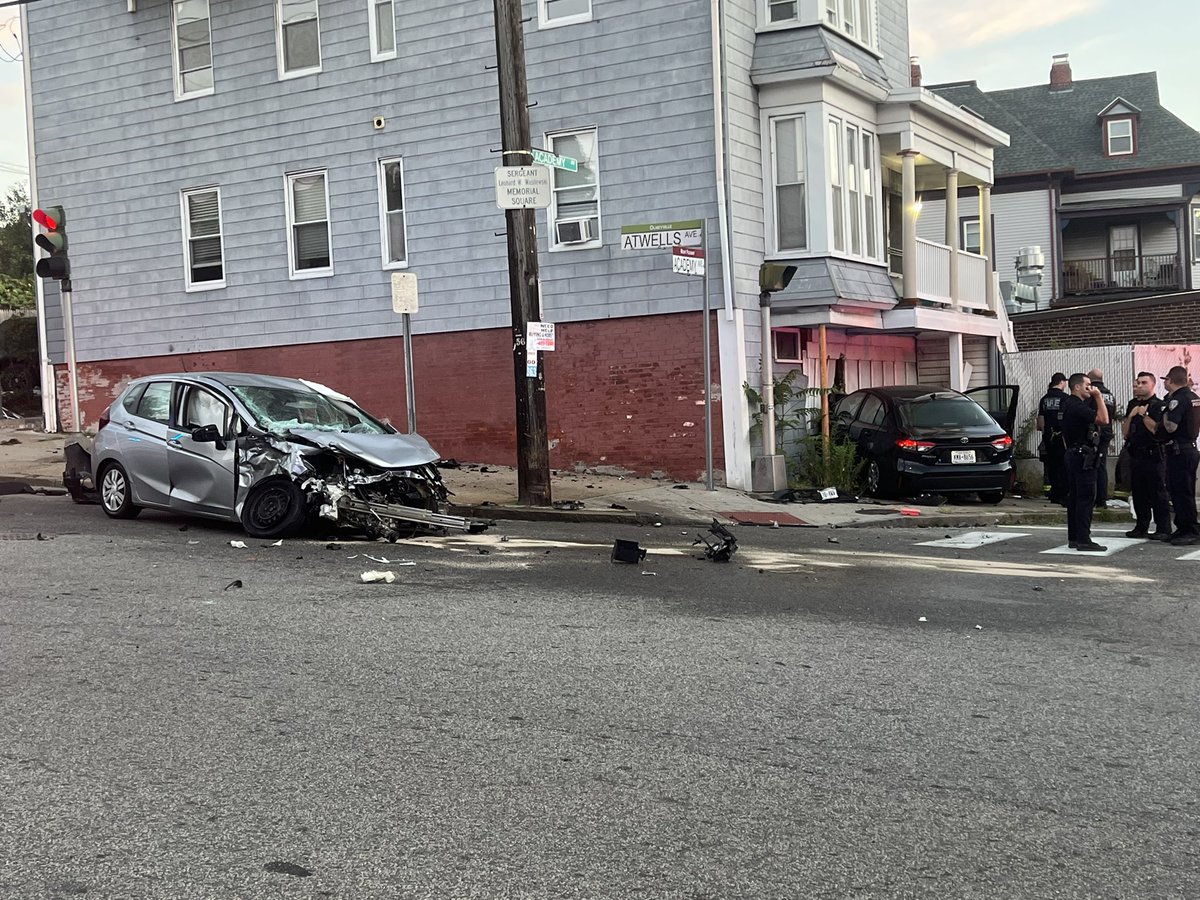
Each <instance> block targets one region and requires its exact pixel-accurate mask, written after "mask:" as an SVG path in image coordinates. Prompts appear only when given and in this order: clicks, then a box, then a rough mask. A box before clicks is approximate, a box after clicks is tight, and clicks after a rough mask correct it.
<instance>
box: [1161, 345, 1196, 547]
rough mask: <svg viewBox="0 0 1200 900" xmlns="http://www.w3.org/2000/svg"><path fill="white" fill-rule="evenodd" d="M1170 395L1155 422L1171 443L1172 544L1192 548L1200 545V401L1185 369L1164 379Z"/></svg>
mask: <svg viewBox="0 0 1200 900" xmlns="http://www.w3.org/2000/svg"><path fill="white" fill-rule="evenodd" d="M1163 380H1164V381H1165V382H1166V388H1167V391H1168V392H1169V393H1168V394H1167V396H1166V398H1165V400H1164V401H1163V406H1162V410H1161V412H1160V413H1159V417H1158V419H1157V420H1156V421H1155V427H1154V431H1155V433H1157V434H1160V436H1162V437H1165V438H1166V439H1167V442H1166V444H1165V445H1164V446H1165V447H1166V454H1167V492H1168V493H1169V494H1170V495H1171V506H1173V507H1174V509H1175V530H1174V531H1173V532H1171V543H1172V544H1174V545H1176V546H1190V545H1191V544H1196V543H1200V526H1198V525H1197V522H1196V465H1197V463H1200V450H1197V449H1196V438H1197V436H1200V397H1198V396H1196V393H1195V392H1194V391H1193V390H1192V389H1191V388H1190V387H1189V385H1190V384H1191V379H1190V378H1189V377H1188V372H1187V369H1185V368H1184V367H1183V366H1172V367H1171V371H1170V372H1168V373H1167V374H1166V375H1164V376H1163Z"/></svg>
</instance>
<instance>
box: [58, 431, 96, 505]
mask: <svg viewBox="0 0 1200 900" xmlns="http://www.w3.org/2000/svg"><path fill="white" fill-rule="evenodd" d="M63 456H64V457H65V458H66V468H65V469H64V470H63V487H65V488H66V489H67V493H68V494H70V495H71V499H72V500H74V501H75V502H76V503H99V502H100V491H98V490H97V489H96V485H95V483H94V482H93V481H92V454H91V451H89V450H88V449H87V448H86V447H84V446H83V444H81V443H79V442H78V441H72V442H71V443H70V444H67V446H66V447H64V448H63Z"/></svg>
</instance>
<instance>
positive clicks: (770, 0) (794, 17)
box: [762, 0, 801, 28]
mask: <svg viewBox="0 0 1200 900" xmlns="http://www.w3.org/2000/svg"><path fill="white" fill-rule="evenodd" d="M762 3H763V6H762V17H763V19H762V20H763V24H764V25H765V26H766V27H768V28H770V27H772V26H775V27H778V26H781V25H791V24H794V23H796V22H798V21H800V5H801V0H762ZM788 5H791V7H792V14H791V16H789V17H787V18H783V19H772V18H771V11H772V8H773V7H777V6H788Z"/></svg>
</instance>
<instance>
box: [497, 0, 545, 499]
mask: <svg viewBox="0 0 1200 900" xmlns="http://www.w3.org/2000/svg"><path fill="white" fill-rule="evenodd" d="M492 2H493V8H494V11H495V17H496V64H497V74H498V76H499V81H500V135H501V142H502V145H503V151H504V157H505V159H504V164H505V165H508V164H509V160H508V157H510V156H519V155H522V154H523V155H524V158H523V159H521V160H520V161H521V163H522V164H528V163H529V161H530V159H529V150H530V139H529V107H528V102H529V94H528V89H527V87H526V84H525V33H524V31H523V30H522V25H521V2H520V0H492ZM504 218H505V223H506V225H507V232H508V285H509V291H510V295H511V298H512V337H513V375H514V377H515V378H516V382H517V499H518V502H520V503H523V504H524V505H526V506H549V505H550V447H549V442H548V440H547V433H546V377H545V373H544V372H543V370H542V363H541V358H540V356H541V354H540V353H537V352H535V353H534V355H533V359H534V360H535V361H536V366H537V374H536V375H535V376H530V375H528V374H527V345H526V342H527V332H528V328H527V326H528V324H529V322H531V321H532V322H536V321H540V319H541V306H542V304H541V299H540V297H539V295H538V260H537V216H536V213H535V211H534V210H533V209H509V210H505V213H504Z"/></svg>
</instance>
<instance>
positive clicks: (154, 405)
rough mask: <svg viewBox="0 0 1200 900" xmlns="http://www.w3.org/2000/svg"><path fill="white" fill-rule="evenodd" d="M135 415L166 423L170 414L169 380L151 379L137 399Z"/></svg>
mask: <svg viewBox="0 0 1200 900" xmlns="http://www.w3.org/2000/svg"><path fill="white" fill-rule="evenodd" d="M137 415H139V416H141V417H142V418H143V419H151V420H152V421H155V422H161V423H162V424H164V425H166V424H167V423H168V422H169V420H170V415H171V382H169V381H152V382H150V383H149V384H148V385H146V390H145V391H144V392H143V393H142V399H141V400H140V401H138V406H137Z"/></svg>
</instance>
